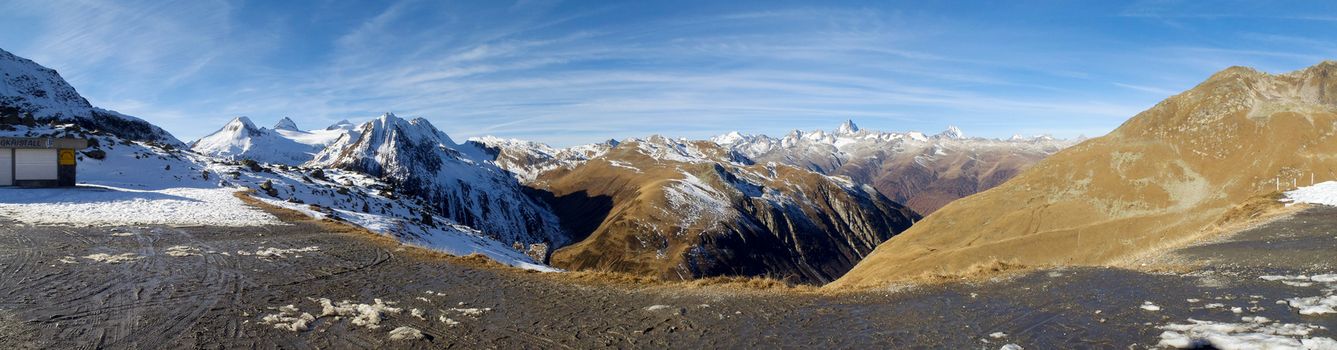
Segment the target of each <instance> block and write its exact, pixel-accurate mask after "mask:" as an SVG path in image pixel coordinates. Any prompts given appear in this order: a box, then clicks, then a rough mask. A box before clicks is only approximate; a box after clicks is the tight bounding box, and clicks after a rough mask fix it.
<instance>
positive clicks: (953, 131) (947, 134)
mask: <svg viewBox="0 0 1337 350" xmlns="http://www.w3.org/2000/svg"><path fill="white" fill-rule="evenodd" d="M938 136H939V137H942V138H947V139H954V140H957V139H964V138H966V133H964V132H961V128H958V127H956V126H955V125H949V126H947V130H944V131H943V132H941V133H938Z"/></svg>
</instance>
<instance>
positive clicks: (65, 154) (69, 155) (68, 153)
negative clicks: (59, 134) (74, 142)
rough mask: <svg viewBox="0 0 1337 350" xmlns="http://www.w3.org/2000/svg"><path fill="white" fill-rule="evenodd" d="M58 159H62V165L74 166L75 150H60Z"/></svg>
mask: <svg viewBox="0 0 1337 350" xmlns="http://www.w3.org/2000/svg"><path fill="white" fill-rule="evenodd" d="M58 158H60V165H74V150H72V149H63V150H60V157H58ZM48 159H50V158H48Z"/></svg>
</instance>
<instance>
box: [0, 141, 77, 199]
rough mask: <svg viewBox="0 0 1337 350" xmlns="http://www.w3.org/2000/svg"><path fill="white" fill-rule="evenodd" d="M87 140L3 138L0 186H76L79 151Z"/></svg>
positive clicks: (1, 142)
mask: <svg viewBox="0 0 1337 350" xmlns="http://www.w3.org/2000/svg"><path fill="white" fill-rule="evenodd" d="M86 147H88V140H84V139H76V138H53V137H0V186H22V187H62V186H74V184H75V166H76V164H75V163H76V160H77V159H78V156H77V154H76V150H80V149H84V148H86Z"/></svg>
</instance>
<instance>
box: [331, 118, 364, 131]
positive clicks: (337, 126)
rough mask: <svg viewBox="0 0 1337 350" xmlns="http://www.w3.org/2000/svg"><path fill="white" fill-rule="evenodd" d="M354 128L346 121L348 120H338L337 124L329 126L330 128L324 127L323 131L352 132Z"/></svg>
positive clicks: (354, 125) (354, 126) (353, 125)
mask: <svg viewBox="0 0 1337 350" xmlns="http://www.w3.org/2000/svg"><path fill="white" fill-rule="evenodd" d="M356 127H357V125H356V124H353V122H350V121H348V119H344V120H340V121H339V122H338V123H334V124H330V126H327V127H325V130H353V129H354V128H356Z"/></svg>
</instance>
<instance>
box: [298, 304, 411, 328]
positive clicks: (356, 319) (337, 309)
mask: <svg viewBox="0 0 1337 350" xmlns="http://www.w3.org/2000/svg"><path fill="white" fill-rule="evenodd" d="M311 301H313V302H316V303H318V304H320V307H321V311H320V317H326V316H342V317H352V318H353V320H352V321H351V322H352V323H353V325H355V326H361V327H366V328H368V329H377V328H381V321H382V320H383V317H384V316H385V315H386V314H398V313H400V312H403V311H404V309H401V308H397V307H392V306H390V305H394V304H395V302H385V301H383V300H381V299H374V300H373V303H372V304H360V303H354V302H352V301H348V300H344V301H340V302H338V303H334V302H331V301H330V299H326V298H320V299H311Z"/></svg>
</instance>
